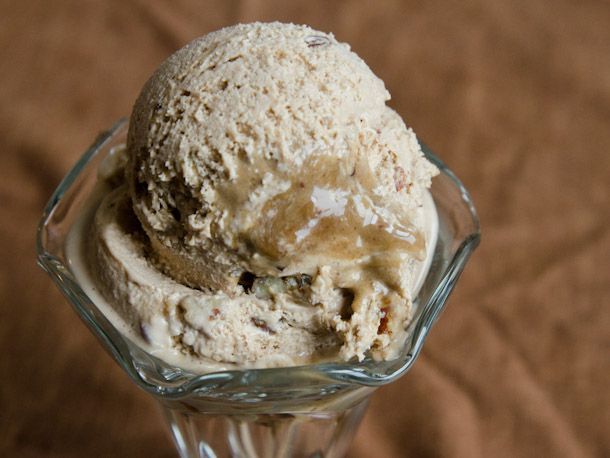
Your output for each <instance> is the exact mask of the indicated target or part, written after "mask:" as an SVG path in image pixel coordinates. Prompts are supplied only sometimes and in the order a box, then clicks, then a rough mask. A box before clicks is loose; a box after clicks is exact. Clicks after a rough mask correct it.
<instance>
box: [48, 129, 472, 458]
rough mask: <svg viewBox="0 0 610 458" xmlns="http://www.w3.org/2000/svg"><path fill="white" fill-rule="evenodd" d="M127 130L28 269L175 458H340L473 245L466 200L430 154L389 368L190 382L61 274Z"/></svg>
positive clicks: (78, 183) (84, 173)
mask: <svg viewBox="0 0 610 458" xmlns="http://www.w3.org/2000/svg"><path fill="white" fill-rule="evenodd" d="M126 133H127V121H126V120H120V121H119V122H117V123H116V124H115V125H114V126H113V127H112V128H111V129H110V130H109V131H107V132H105V133H103V134H101V135H100V136H99V137H98V139H97V141H96V142H95V143H94V144H93V145H92V146H91V148H90V149H89V150H88V151H87V152H86V153H85V154H84V155H83V157H82V158H81V159H80V160H79V161H78V162H77V164H76V165H75V166H74V168H73V169H72V170H71V171H70V172H69V173H68V175H67V176H66V177H65V178H64V179H63V181H62V182H61V184H60V185H59V187H58V188H57V190H56V191H55V192H54V193H53V195H52V197H51V199H50V201H49V203H48V205H47V207H46V209H45V211H44V213H43V216H42V219H41V221H40V225H39V227H38V239H37V250H38V262H39V264H40V266H41V267H42V268H43V269H44V270H45V271H46V272H47V273H48V274H49V275H50V276H51V278H52V279H53V281H54V282H55V283H56V284H57V286H58V287H59V289H60V290H61V291H62V293H63V294H64V295H65V296H66V297H67V298H68V301H69V302H70V303H71V304H72V306H73V307H74V309H75V310H76V312H77V313H78V315H79V316H80V317H81V319H82V320H83V321H84V322H85V324H86V325H87V326H88V327H89V329H90V330H91V331H92V332H93V333H94V334H95V335H96V336H97V338H98V339H99V341H100V342H101V343H102V345H103V346H104V348H105V349H106V350H107V351H108V352H109V353H110V354H111V356H112V357H113V358H114V359H115V360H116V362H117V363H118V364H119V365H120V366H121V367H122V369H123V370H124V371H125V372H127V374H128V375H129V377H130V378H131V379H132V380H133V381H134V383H136V384H137V385H138V386H139V387H140V388H142V389H143V390H145V391H147V392H148V393H150V394H151V395H152V396H154V397H155V399H157V401H158V402H159V403H160V405H161V407H162V409H163V411H164V413H165V416H166V418H167V420H168V423H169V426H170V428H171V432H172V434H173V437H174V440H175V443H176V447H177V449H178V451H179V453H180V456H182V457H193V456H199V457H216V456H234V457H278V458H279V457H289V456H303V457H340V456H343V454H344V453H345V451H346V450H347V448H348V446H349V444H350V442H351V439H352V437H353V435H354V433H355V431H356V429H357V426H358V424H359V421H360V419H361V417H362V415H363V413H364V411H365V409H366V405H367V402H368V399H369V398H370V395H371V394H372V393H373V392H374V391H375V389H376V388H377V387H379V386H382V385H385V384H387V383H390V382H392V381H394V380H396V379H397V378H398V377H400V376H402V375H403V374H404V373H406V372H407V371H408V370H409V368H411V366H412V365H413V363H414V361H415V359H416V358H417V356H418V354H419V352H420V351H421V349H422V346H423V343H424V340H425V338H426V336H427V334H428V332H429V331H430V328H431V327H432V325H433V324H434V322H435V321H436V319H437V318H438V316H439V314H440V313H441V311H442V310H443V307H444V305H445V302H446V300H447V297H448V296H449V294H450V292H451V291H452V289H453V287H454V286H455V284H456V282H457V280H458V278H459V276H460V273H461V272H462V270H463V269H464V266H465V264H466V262H467V261H468V258H469V257H470V255H471V254H472V252H473V250H474V249H475V247H476V246H477V244H478V242H479V237H480V233H479V223H478V219H477V215H476V212H475V209H474V206H473V203H472V201H471V199H470V196H469V194H468V192H467V191H466V189H465V188H464V187H463V185H462V184H461V183H460V181H459V180H458V179H457V178H456V177H455V175H454V174H453V173H452V172H451V171H450V170H449V169H448V168H447V167H446V166H445V165H444V164H443V163H442V162H441V161H440V160H439V159H438V158H436V157H435V156H434V155H433V154H432V152H430V151H429V150H428V149H426V148H425V147H423V150H424V153H425V155H426V157H427V158H428V159H429V160H430V161H431V162H433V163H434V164H435V165H436V166H437V167H438V168H439V170H440V172H441V173H440V175H438V176H437V177H435V178H434V179H433V181H432V188H431V194H432V196H433V199H434V202H435V204H436V208H437V212H438V217H439V234H438V241H437V244H436V248H435V252H434V257H433V261H432V266H431V268H430V271H429V272H428V274H427V276H426V278H425V281H424V283H423V286H422V288H421V289H420V291H419V294H418V295H417V297H416V299H415V301H414V305H415V311H414V318H413V320H412V321H411V322H410V324H409V327H408V338H407V340H406V342H405V344H404V347H403V349H402V352H401V354H400V356H399V357H398V358H397V359H394V360H391V361H374V360H373V359H370V358H367V359H365V360H364V361H362V362H355V363H354V362H325V363H319V364H312V365H308V366H300V367H289V368H273V369H252V370H231V371H223V372H216V373H209V374H204V375H198V374H194V373H191V372H189V371H188V370H185V369H183V368H180V367H174V366H171V365H169V364H167V363H166V362H164V361H162V360H160V359H158V358H156V357H154V356H153V355H151V354H148V353H147V352H146V351H144V350H143V349H141V348H139V347H138V346H137V345H136V344H134V343H133V342H131V341H130V340H129V339H128V338H127V337H125V336H124V335H122V334H121V332H120V331H119V330H118V329H117V328H116V327H115V326H114V325H113V324H112V323H111V322H110V321H109V320H108V318H107V317H106V316H105V315H104V314H103V313H102V312H101V311H100V310H99V309H98V307H97V306H96V304H94V303H93V301H92V300H91V299H90V298H89V297H88V296H87V295H86V294H85V292H84V291H83V289H82V288H81V286H80V285H79V283H78V281H77V280H76V279H75V277H74V275H73V274H72V272H71V270H70V264H69V262H68V257H67V254H66V240H67V237H68V233H69V231H70V228H71V227H72V225H73V224H74V223H75V221H76V219H77V218H78V215H79V214H80V213H81V212H82V211H83V206H84V204H85V202H86V200H87V198H88V195H89V194H90V192H91V190H92V189H93V187H94V185H95V182H96V179H97V168H98V165H99V164H100V161H101V160H102V159H103V158H104V157H106V155H107V154H108V153H109V152H110V151H112V149H113V148H117V147H121V146H122V145H123V144H124V143H125V139H126Z"/></svg>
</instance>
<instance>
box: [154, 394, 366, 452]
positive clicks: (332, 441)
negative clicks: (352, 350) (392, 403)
mask: <svg viewBox="0 0 610 458" xmlns="http://www.w3.org/2000/svg"><path fill="white" fill-rule="evenodd" d="M369 397H370V396H369V395H367V396H365V397H364V398H362V399H361V400H360V401H359V402H358V403H356V404H354V405H352V406H351V407H349V408H347V409H344V410H315V411H312V412H305V413H274V414H253V415H248V414H247V412H244V414H240V415H236V414H228V415H222V414H206V413H201V412H192V411H185V410H183V409H176V408H172V407H170V406H167V405H163V407H162V408H163V411H164V413H165V416H166V418H167V421H168V423H169V426H170V429H171V432H172V435H173V437H174V442H175V444H176V447H177V448H178V452H179V454H180V456H181V457H182V458H193V457H200V458H204V457H205V458H220V457H235V458H293V457H307V458H340V457H342V456H344V455H345V453H346V451H347V449H348V447H349V445H350V443H351V441H352V439H353V437H354V434H355V432H356V429H357V428H358V425H359V423H360V420H361V419H362V416H363V414H364V412H365V410H366V407H367V405H368V400H369Z"/></svg>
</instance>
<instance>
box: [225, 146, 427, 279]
mask: <svg viewBox="0 0 610 458" xmlns="http://www.w3.org/2000/svg"><path fill="white" fill-rule="evenodd" d="M348 157H349V159H347V158H342V157H337V156H327V155H315V154H312V155H311V156H310V157H309V158H307V159H306V161H305V162H304V163H303V164H302V165H301V166H300V167H297V166H296V165H295V166H293V168H291V169H290V170H288V171H286V170H282V169H281V168H280V167H278V165H277V162H276V161H274V160H272V159H265V158H257V159H256V160H254V161H252V162H248V161H247V160H246V159H242V160H240V162H239V166H238V170H237V176H236V178H235V179H234V180H230V181H229V182H227V184H226V185H224V186H223V187H222V188H221V192H220V193H219V197H220V198H221V201H222V202H223V205H224V206H225V208H227V209H228V210H229V211H230V212H231V213H232V215H231V217H232V218H235V217H236V216H237V217H238V215H239V213H240V212H244V211H245V210H244V204H245V203H246V202H247V200H248V198H249V196H250V195H251V193H252V192H253V190H255V189H256V188H257V187H258V186H260V185H261V184H262V182H263V179H264V177H265V175H266V174H267V173H271V174H273V176H274V177H276V178H277V179H279V180H282V181H287V182H289V183H290V187H289V188H288V189H287V190H286V191H284V192H281V193H279V194H277V195H275V196H273V197H271V198H270V199H269V200H268V201H267V202H266V203H265V204H264V205H263V207H262V209H261V211H260V215H257V216H256V217H255V218H254V221H255V224H254V225H253V226H252V227H250V228H246V230H244V231H243V233H241V234H240V237H241V238H242V240H243V241H244V242H245V244H246V245H247V246H249V247H250V249H251V251H252V253H259V254H260V255H262V256H263V257H265V258H266V259H267V260H268V261H269V262H270V263H272V264H273V265H275V266H277V267H279V268H280V269H281V268H282V266H286V265H288V264H290V263H292V262H298V261H299V259H300V258H302V257H303V256H304V255H307V256H320V257H324V258H332V259H334V260H348V261H349V260H357V259H360V258H363V257H365V256H369V255H375V254H383V253H395V252H406V253H409V254H411V255H415V256H417V257H421V256H423V254H424V251H425V240H424V237H423V235H422V234H420V233H419V231H417V230H416V229H415V228H414V227H413V225H412V224H411V223H410V222H409V221H407V220H406V219H407V218H406V217H403V218H402V219H401V218H398V220H399V224H398V225H397V226H398V227H392V226H391V225H390V223H389V222H388V221H385V220H384V218H383V217H382V214H383V212H384V210H385V211H386V212H387V211H388V210H387V209H384V203H383V202H381V199H380V198H379V197H378V196H376V195H375V194H374V193H373V189H374V188H375V187H376V186H378V184H379V183H378V180H377V178H376V177H375V174H374V173H373V171H372V170H371V169H370V166H369V164H368V161H367V160H366V158H364V157H359V158H358V159H357V160H356V161H354V159H353V157H350V156H348ZM398 216H400V215H398Z"/></svg>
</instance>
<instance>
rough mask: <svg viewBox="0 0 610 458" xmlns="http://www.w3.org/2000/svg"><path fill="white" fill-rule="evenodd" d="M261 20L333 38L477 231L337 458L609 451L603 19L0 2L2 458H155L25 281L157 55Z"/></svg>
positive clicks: (124, 383) (104, 367)
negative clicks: (399, 118)
mask: <svg viewBox="0 0 610 458" xmlns="http://www.w3.org/2000/svg"><path fill="white" fill-rule="evenodd" d="M273 19H278V20H282V21H293V22H299V23H309V24H311V25H312V26H314V27H316V28H319V29H322V30H329V31H333V32H334V33H335V34H336V36H337V37H338V38H339V39H340V40H342V41H347V42H349V43H351V44H352V46H353V48H354V49H355V51H356V52H358V53H359V54H360V55H361V56H362V57H363V58H364V59H365V60H366V61H367V62H368V63H369V64H370V65H371V67H372V68H373V70H374V71H375V72H376V73H377V74H378V75H379V76H380V77H382V78H383V79H384V80H385V81H386V83H387V86H388V88H389V90H390V92H391V93H392V95H393V99H392V104H393V106H394V107H396V108H397V109H398V111H399V112H400V113H401V114H402V115H403V116H404V117H405V119H406V121H407V123H408V124H410V125H411V126H413V128H414V129H415V131H416V132H417V133H418V134H419V136H420V138H421V139H423V140H424V141H425V142H427V143H428V144H429V145H430V146H431V147H432V148H433V149H434V150H435V151H437V152H438V153H439V154H440V155H441V157H442V158H443V159H444V160H445V161H446V162H447V163H448V164H449V165H450V166H451V167H452V168H453V169H454V170H455V171H456V172H457V174H458V175H459V176H460V177H461V178H462V179H463V181H464V182H465V184H466V185H467V187H468V188H469V189H470V190H471V191H472V194H473V196H474V199H475V201H476V203H477V206H478V209H479V212H480V216H481V221H482V227H483V235H484V237H483V243H482V245H481V247H480V249H479V251H478V252H477V253H476V255H475V256H474V259H473V261H472V263H471V264H470V265H469V267H468V268H467V270H466V272H465V274H464V275H463V277H462V279H461V282H460V284H459V285H458V288H457V291H456V292H455V294H454V295H453V296H452V298H451V300H450V302H449V304H448V308H447V310H446V312H445V313H444V315H443V316H442V317H441V320H440V322H439V323H438V325H437V326H436V327H435V329H434V330H433V332H432V334H431V336H430V338H429V340H428V342H427V344H426V348H425V350H424V352H423V355H422V356H421V358H420V359H419V361H418V362H417V363H416V365H415V367H414V369H413V370H412V371H411V372H410V373H408V374H407V375H406V376H405V377H404V378H402V379H401V380H400V381H399V382H396V383H394V384H393V385H391V386H388V387H385V388H383V389H381V390H380V391H379V392H378V393H377V394H376V396H375V397H374V400H373V402H372V405H371V407H370V409H369V411H368V413H367V415H366V418H365V420H364V422H363V424H362V426H361V429H360V431H359V434H358V437H357V439H356V441H355V443H354V445H353V447H352V449H351V452H350V456H351V457H403V456H405V457H410V456H443V457H487V456H493V457H513V456H536V457H537V456H553V457H579V456H610V313H609V309H608V303H609V302H610V230H609V229H608V226H609V223H610V184H609V183H610V126H609V121H610V26H609V24H610V5H609V4H608V3H607V2H603V1H583V2H574V1H568V0H557V1H552V0H541V1H537V2H530V1H529V0H514V1H510V2H507V1H502V0H473V1H470V2H446V1H432V2H416V1H406V0H405V1H400V0H378V1H375V2H365V1H347V0H345V1H325V0H307V1H290V2H287V1H281V0H274V1H262V0H258V1H254V0H252V1H245V0H244V1H239V0H236V1H230V2H229V1H222V0H209V1H197V0H192V1H191V0H180V1H175V2H162V1H155V2H147V1H144V0H129V1H119V0H112V1H104V2H82V1H77V0H72V1H69V0H55V1H53V2H50V1H45V0H30V1H28V2H8V1H0V75H1V76H0V152H1V154H2V162H1V164H2V166H1V167H0V171H1V172H0V173H1V179H0V259H1V260H2V263H3V266H2V268H0V304H1V308H0V317H1V322H0V345H1V347H0V349H1V350H2V357H1V358H0V374H1V375H0V377H1V379H0V408H1V411H0V455H1V456H20V457H23V456H25V457H27V456H33V457H37V456H40V457H51V456H62V457H66V456H68V457H70V456H74V457H81V456H124V457H127V456H129V457H161V456H175V452H174V451H173V446H172V444H171V442H170V440H169V436H168V435H167V433H166V430H165V425H164V423H163V422H162V419H161V418H160V416H159V414H158V413H157V410H156V407H155V405H154V403H153V401H152V400H151V399H149V398H148V397H147V396H146V395H145V394H144V393H142V392H140V391H139V390H138V389H136V388H135V386H133V385H132V384H131V383H130V381H129V380H128V379H127V377H126V375H124V374H123V373H122V372H121V371H120V370H119V369H118V367H117V366H116V365H115V364H114V362H113V361H111V359H110V358H109V357H108V356H107V355H106V354H105V353H104V351H103V350H102V348H101V346H100V345H99V344H98V343H97V342H96V341H95V339H94V337H93V336H92V335H91V334H90V333H89V332H88V331H87V330H86V329H85V327H84V326H83V325H82V323H80V322H79V319H78V318H77V317H76V315H75V314H74V313H73V311H72V310H71V309H70V307H69V306H68V304H67V303H66V301H65V300H64V299H63V298H62V297H61V295H60V293H59V292H58V291H57V290H56V288H55V287H54V286H53V285H52V283H51V281H50V280H49V278H47V277H46V276H45V275H44V274H43V273H42V271H41V270H40V269H38V268H37V267H36V266H35V262H34V235H35V225H36V223H37V220H38V217H39V215H40V213H41V211H42V208H43V206H44V204H45V202H46V200H47V199H48V197H49V196H50V194H51V192H52V190H53V189H54V187H55V186H56V185H57V184H58V182H59V180H60V178H61V177H62V176H63V175H64V174H65V172H66V171H67V170H68V168H69V167H70V166H71V164H72V163H73V162H74V161H75V160H76V158H77V157H78V156H79V155H80V154H81V153H82V152H83V151H84V149H85V148H86V147H87V146H88V144H89V143H90V142H91V141H92V139H93V138H94V137H95V136H96V134H97V133H98V132H99V131H100V130H102V129H104V128H106V127H108V126H109V125H111V124H112V123H113V121H114V120H115V119H117V118H118V117H120V116H123V115H125V114H128V113H129V111H130V108H131V104H132V103H133V101H134V98H135V97H136V95H137V93H138V91H139V88H140V86H141V85H142V83H143V82H144V81H145V79H146V78H147V76H148V75H149V74H150V72H151V71H152V70H153V69H154V68H155V67H156V65H157V64H159V63H160V62H161V60H162V59H164V58H165V57H166V56H167V55H169V54H170V53H171V52H172V51H174V50H175V49H177V48H178V47H180V46H181V45H183V44H184V43H186V42H187V41H190V40H191V39H192V38H194V37H196V36H198V35H201V34H203V33H205V32H208V31H210V30H213V29H216V28H219V27H221V26H224V25H229V24H232V23H235V22H247V21H252V20H273Z"/></svg>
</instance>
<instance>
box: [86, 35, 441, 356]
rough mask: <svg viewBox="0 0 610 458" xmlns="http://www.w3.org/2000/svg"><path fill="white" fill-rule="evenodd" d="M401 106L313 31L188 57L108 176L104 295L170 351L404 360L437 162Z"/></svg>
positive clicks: (149, 95) (192, 50) (218, 45)
mask: <svg viewBox="0 0 610 458" xmlns="http://www.w3.org/2000/svg"><path fill="white" fill-rule="evenodd" d="M389 97H390V96H389V94H388V92H387V91H386V89H385V87H384V85H383V82H382V81H381V80H380V79H379V78H377V77H376V76H375V75H374V74H373V73H372V72H371V70H370V69H369V68H368V66H367V65H366V64H365V63H364V62H363V61H362V60H361V59H360V58H359V57H358V56H356V55H355V54H354V53H353V52H351V51H350V49H349V47H348V46H347V45H346V44H342V43H339V42H337V41H336V40H335V39H334V37H333V36H332V35H328V34H324V33H322V32H318V31H315V30H312V29H311V28H309V27H306V26H296V25H289V24H279V23H272V24H259V23H257V24H247V25H238V26H234V27H229V28H226V29H223V30H220V31H217V32H213V33H211V34H209V35H206V36H205V37H202V38H200V39H198V40H195V41H194V42H192V43H191V44H189V45H187V46H186V47H185V48H183V49H181V50H179V51H178V52H177V53H175V54H174V55H173V56H171V57H170V58H169V59H168V60H167V61H166V62H165V63H163V64H162V65H161V67H160V68H159V69H158V70H157V71H156V72H155V74H154V75H153V76H152V77H151V79H150V80H149V81H148V82H147V83H146V85H145V87H144V88H143V90H142V93H141V95H140V96H139V98H138V100H137V101H136V104H135V106H134V109H133V113H132V116H131V120H130V127H129V134H128V140H127V145H126V156H127V159H126V160H123V159H122V155H121V151H119V150H117V155H116V156H112V157H110V158H109V159H107V161H106V162H105V165H103V166H102V167H101V168H100V189H105V190H106V191H108V195H107V196H106V197H105V198H104V199H103V200H102V201H101V204H100V205H99V208H98V209H97V211H96V216H95V218H94V221H93V222H92V223H91V225H90V232H89V233H88V234H90V236H88V237H87V244H88V248H87V251H86V253H87V254H86V255H85V256H86V257H87V259H88V262H89V264H90V269H91V272H92V277H94V278H95V283H96V284H97V285H98V286H97V287H98V288H99V290H100V291H101V293H102V295H103V297H104V298H105V300H107V301H108V302H110V303H111V304H112V306H113V307H114V308H115V309H116V311H117V312H118V313H119V314H120V315H121V316H122V318H123V319H124V320H125V321H126V322H127V323H128V326H129V328H130V329H131V330H132V331H133V332H135V333H136V334H137V335H139V336H140V338H142V339H143V340H144V342H145V344H146V345H148V346H150V347H151V348H152V349H153V350H154V352H155V354H160V353H158V352H160V351H165V350H167V351H169V352H170V353H177V354H179V355H182V356H184V357H189V358H195V359H198V360H202V361H215V362H221V363H223V364H224V363H228V364H233V365H237V366H239V367H244V366H257V367H260V366H264V367H268V366H273V365H292V364H303V363H309V362H315V361H317V360H319V359H320V358H329V357H330V358H337V357H339V358H341V359H345V360H348V359H350V358H353V357H357V358H358V359H362V358H364V356H365V354H366V352H369V351H370V352H371V354H372V355H373V356H374V357H377V358H383V359H389V358H392V357H394V356H396V355H397V353H398V351H399V350H400V347H401V345H402V342H403V341H404V338H405V336H406V334H405V327H406V325H407V323H408V321H409V319H410V317H411V316H412V312H413V309H412V299H413V295H414V294H415V291H416V283H417V281H418V278H420V277H421V274H422V272H425V266H426V263H425V260H426V259H427V260H430V259H431V256H430V255H431V250H432V249H433V243H431V240H432V239H433V238H434V234H435V228H436V226H435V221H436V213H435V210H434V204H433V203H432V200H431V198H430V196H429V194H428V193H427V190H426V188H427V187H428V186H429V184H430V180H431V177H432V176H433V175H434V174H435V173H436V168H435V167H434V166H433V165H431V164H430V163H429V162H428V161H427V160H426V159H425V158H424V156H423V154H422V152H421V149H420V147H419V145H418V143H417V140H416V138H415V135H414V134H413V132H412V131H411V130H410V129H408V128H407V127H406V126H405V124H404V123H403V121H402V119H401V118H400V117H399V116H398V115H397V114H396V113H395V112H394V111H393V110H392V109H390V108H389V107H388V106H387V105H386V102H387V100H388V99H389ZM122 168H125V173H121V172H120V170H119V169H122ZM122 176H124V177H125V179H126V182H122V181H121V177H122ZM110 189H113V190H112V191H109V190H110ZM83 227H85V225H83Z"/></svg>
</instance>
